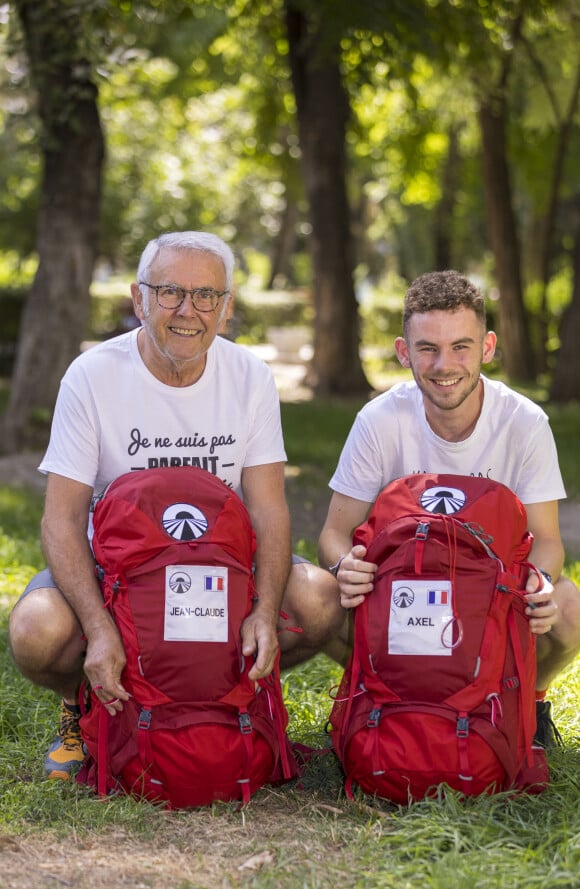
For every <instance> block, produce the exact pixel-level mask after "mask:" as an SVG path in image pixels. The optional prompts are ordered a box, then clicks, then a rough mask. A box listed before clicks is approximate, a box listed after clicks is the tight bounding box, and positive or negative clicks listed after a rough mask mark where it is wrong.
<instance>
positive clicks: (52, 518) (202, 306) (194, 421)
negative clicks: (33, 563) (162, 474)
mask: <svg viewBox="0 0 580 889" xmlns="http://www.w3.org/2000/svg"><path fill="white" fill-rule="evenodd" d="M233 268H234V256H233V254H232V251H231V250H230V248H229V247H228V246H227V245H226V244H225V243H224V242H223V241H221V240H220V239H219V238H217V237H215V236H214V235H209V234H205V233H201V232H178V233H174V234H166V235H162V236H161V237H159V238H157V239H156V240H153V241H151V242H150V243H149V244H148V245H147V246H146V248H145V250H144V252H143V255H142V257H141V260H140V263H139V268H138V272H137V282H136V283H134V284H132V286H131V295H132V299H133V306H134V311H135V314H136V316H137V318H138V319H139V321H140V322H141V324H140V327H139V328H138V329H136V330H132V331H130V332H129V333H126V334H123V335H121V336H119V337H116V338H115V339H112V340H109V341H107V342H105V343H102V344H100V345H98V346H95V347H94V348H92V349H90V350H89V351H87V352H85V353H84V354H83V355H81V356H80V357H78V358H77V359H76V360H75V361H74V362H73V363H72V365H71V366H70V367H69V369H68V370H67V372H66V374H65V376H64V378H63V380H62V384H61V388H60V392H59V396H58V399H57V404H56V408H55V414H54V419H53V425H52V430H51V438H50V443H49V446H48V450H47V452H46V454H45V456H44V459H43V461H42V463H41V465H40V470H41V471H42V472H44V473H46V474H47V476H48V477H47V488H46V504H45V510H44V515H43V520H42V541H43V545H44V550H45V554H46V558H47V562H48V566H49V567H48V569H45V571H43V572H41V574H40V575H38V576H37V577H36V578H34V579H33V580H32V581H31V583H30V584H29V585H28V587H27V589H26V590H25V592H24V594H23V596H22V597H21V598H20V600H19V601H18V603H17V604H16V606H15V608H14V610H13V612H12V615H11V619H10V644H11V649H12V653H13V656H14V659H15V662H16V665H17V667H18V668H19V670H20V671H21V672H22V673H23V675H24V676H26V677H27V678H28V679H30V680H31V681H32V682H34V683H36V684H37V685H40V686H43V687H46V688H50V689H53V690H54V691H56V692H57V693H58V694H59V695H60V696H62V699H63V701H62V712H61V726H60V729H59V733H58V735H57V737H56V738H55V740H54V742H53V744H52V745H51V748H50V750H49V752H48V755H47V758H46V762H45V770H46V772H47V774H48V775H49V776H50V777H56V778H65V779H66V778H68V777H69V776H70V774H71V771H73V770H74V769H75V768H77V767H78V765H79V764H80V762H81V761H82V760H83V758H84V753H83V748H82V743H81V739H80V733H79V728H78V720H79V716H80V711H79V708H78V706H77V692H78V687H79V684H80V682H81V679H82V678H83V675H84V676H86V677H87V678H88V680H89V682H90V684H91V685H92V687H93V689H95V690H96V694H97V695H98V697H99V698H100V699H101V700H102V701H103V703H105V702H107V703H108V707H107V709H108V710H109V712H110V713H111V715H114V714H115V713H116V712H117V711H119V710H121V709H122V707H123V701H126V700H127V697H128V696H127V693H126V691H125V689H124V688H123V684H122V675H121V674H122V671H123V667H124V665H125V652H124V649H123V646H122V643H121V640H120V637H119V634H118V632H117V629H116V627H115V625H114V623H113V621H112V619H111V617H110V616H109V615H108V613H107V611H106V610H104V609H103V600H102V595H101V592H100V589H99V586H98V584H97V581H96V579H95V574H94V560H93V555H92V552H91V548H90V542H89V537H88V536H87V528H88V526H89V514H90V506H91V500H92V498H93V495H94V494H98V493H99V492H101V491H102V490H103V489H104V488H105V487H106V486H107V485H108V484H109V482H111V481H112V480H113V479H114V478H116V477H118V476H119V475H121V474H123V473H125V472H129V471H138V470H140V469H144V468H147V467H151V466H163V465H195V466H201V467H202V468H206V469H208V470H209V471H210V472H212V473H214V474H215V475H217V476H219V477H220V478H221V479H222V480H223V481H224V482H226V484H228V485H229V486H230V487H231V488H233V490H234V491H236V492H237V493H238V494H240V495H241V496H242V497H243V499H244V501H245V503H246V506H247V508H248V511H249V513H250V516H251V519H252V523H253V526H254V530H255V532H256V541H257V552H256V561H255V581H256V589H257V592H258V597H259V598H258V600H257V601H256V604H255V607H254V609H253V611H252V613H251V614H250V615H249V617H248V618H247V619H246V621H245V623H244V625H243V627H242V641H243V652H244V654H245V655H246V656H247V657H251V656H254V657H255V663H254V666H253V668H252V671H251V672H250V677H251V678H254V679H258V678H260V677H263V676H267V675H268V673H269V672H270V671H271V670H272V667H273V665H274V661H275V657H276V653H277V651H278V648H279V647H280V648H281V651H282V661H281V663H282V666H283V667H288V666H291V665H293V664H296V663H299V662H300V661H301V660H305V659H306V658H308V657H310V656H312V655H313V654H315V653H316V652H317V651H319V650H321V649H322V648H323V647H324V645H325V643H326V642H327V641H328V640H329V639H330V638H331V637H332V636H333V635H335V634H336V632H337V629H338V626H339V625H340V623H341V622H342V612H341V608H340V605H339V601H338V597H337V593H336V583H335V581H334V579H333V578H332V577H331V576H330V575H329V574H328V573H327V572H326V571H323V570H322V569H319V568H316V567H315V566H313V565H311V564H310V563H306V562H300V563H297V564H294V565H291V553H290V521H289V514H288V508H287V504H286V500H285V493H284V461H285V459H286V455H285V453H284V445H283V440H282V431H281V423H280V405H279V401H278V395H277V392H276V387H275V384H274V380H273V377H272V375H271V373H270V370H269V369H268V367H267V366H266V365H265V364H264V363H263V362H261V361H259V360H258V359H256V358H255V357H254V356H253V355H252V354H251V353H250V352H249V351H248V350H247V349H244V348H243V347H242V346H238V345H235V344H234V343H231V342H229V341H227V340H225V339H223V338H221V337H218V336H217V334H218V332H219V330H220V325H221V324H222V322H223V321H224V320H225V318H226V316H227V313H228V312H229V310H230V305H231V303H230V299H231V291H232V285H233ZM281 607H282V608H283V610H284V613H285V614H287V615H288V620H284V621H280V618H279V614H280V609H281ZM295 626H300V627H302V633H300V634H297V633H293V632H289V631H288V630H287V629H286V630H285V629H284V628H285V627H286V628H291V627H295Z"/></svg>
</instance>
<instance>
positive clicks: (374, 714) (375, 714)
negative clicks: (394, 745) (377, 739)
mask: <svg viewBox="0 0 580 889" xmlns="http://www.w3.org/2000/svg"><path fill="white" fill-rule="evenodd" d="M380 719H381V708H380V707H373V709H372V710H371V712H370V713H369V718H368V719H367V726H368V728H376V727H377V726H378V724H379V722H380Z"/></svg>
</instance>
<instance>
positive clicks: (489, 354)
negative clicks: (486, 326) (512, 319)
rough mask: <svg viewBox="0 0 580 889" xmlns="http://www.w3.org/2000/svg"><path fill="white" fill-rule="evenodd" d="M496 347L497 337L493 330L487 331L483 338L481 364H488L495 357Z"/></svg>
mask: <svg viewBox="0 0 580 889" xmlns="http://www.w3.org/2000/svg"><path fill="white" fill-rule="evenodd" d="M496 345H497V336H496V335H495V333H494V331H493V330H488V331H487V333H486V335H485V336H484V338H483V355H482V359H481V360H482V363H483V364H489V362H490V361H491V360H492V359H493V356H494V355H495V347H496Z"/></svg>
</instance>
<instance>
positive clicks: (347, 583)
mask: <svg viewBox="0 0 580 889" xmlns="http://www.w3.org/2000/svg"><path fill="white" fill-rule="evenodd" d="M370 506H371V504H370V503H366V502H365V501H364V500H355V498H354V497H347V496H346V495H345V494H337V493H336V492H335V493H334V494H333V495H332V498H331V501H330V506H329V507H328V515H327V517H326V522H325V523H324V527H323V529H322V532H321V534H320V539H319V541H318V561H319V563H320V564H321V565H322V566H323V567H325V568H326V567H328V566H329V565H335V564H336V563H337V562H338V560H339V559H341V560H342V561H341V563H340V568H339V569H338V573H337V576H336V578H337V580H338V585H339V588H340V602H341V605H342V606H343V608H354V607H355V606H357V605H360V604H361V602H362V601H363V599H364V596H365V595H366V594H367V593H370V591H371V590H372V588H373V577H374V573H375V571H376V570H377V566H376V565H375V564H373V563H372V562H366V561H364V557H365V555H366V549H365V547H364V546H360V545H359V546H355V547H353V545H352V534H353V531H354V529H355V528H356V527H357V526H358V525H360V524H361V522H364V520H365V519H366V517H367V514H368V511H369V508H370Z"/></svg>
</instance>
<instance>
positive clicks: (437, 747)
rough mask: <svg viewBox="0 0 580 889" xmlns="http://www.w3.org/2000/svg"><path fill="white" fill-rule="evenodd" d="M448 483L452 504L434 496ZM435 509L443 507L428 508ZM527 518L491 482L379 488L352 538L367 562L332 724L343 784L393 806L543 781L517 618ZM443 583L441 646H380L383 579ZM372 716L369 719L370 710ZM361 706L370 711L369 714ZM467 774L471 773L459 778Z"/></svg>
mask: <svg viewBox="0 0 580 889" xmlns="http://www.w3.org/2000/svg"><path fill="white" fill-rule="evenodd" d="M432 489H433V490H435V491H436V492H437V491H439V490H440V491H441V492H445V491H446V490H447V491H448V492H450V491H459V492H460V494H461V495H464V496H465V501H464V503H463V505H461V500H462V496H458V497H456V498H454V503H455V507H457V506H458V505H459V508H458V509H457V511H455V512H449V513H448V512H447V511H446V510H447V509H450V508H451V507H449V506H448V505H447V506H446V504H445V503H444V502H443V501H445V499H446V498H445V496H443V497H441V498H438V497H424V498H423V502H424V503H426V502H428V503H429V504H430V505H431V506H433V505H435V511H433V512H430V511H429V510H428V509H426V508H425V507H424V506H422V505H421V502H420V501H421V497H422V495H423V494H424V493H425V492H426V491H431V490H432ZM438 510H442V511H438ZM526 525H527V520H526V513H525V509H524V507H523V505H522V504H521V503H520V501H519V500H518V499H517V497H516V496H515V495H514V494H513V493H512V492H511V491H509V489H508V488H506V487H505V486H504V485H500V484H498V483H496V482H493V481H490V480H489V479H478V478H472V477H463V476H450V475H439V476H438V475H432V474H425V475H413V476H408V477H405V478H402V479H398V480H397V481H395V482H393V483H391V484H390V485H388V486H387V487H386V488H385V489H384V491H383V492H382V493H381V494H380V496H379V497H378V499H377V501H376V503H375V505H374V507H373V509H372V510H371V513H370V515H369V518H368V520H367V521H366V522H365V523H364V524H363V525H362V526H361V527H359V528H358V529H357V530H356V531H355V534H354V538H353V540H354V542H355V543H363V544H364V545H365V546H367V547H368V551H367V556H366V558H367V559H368V560H369V561H371V562H375V563H377V564H378V566H379V567H378V570H377V573H376V576H375V584H374V589H373V591H372V593H371V594H369V595H368V596H367V597H366V599H365V601H364V603H363V604H362V605H360V606H359V607H358V608H357V609H356V611H355V615H354V622H355V635H354V638H355V642H354V651H353V655H352V658H351V660H350V662H349V664H348V666H347V668H346V670H345V675H344V677H343V681H342V683H341V687H340V689H339V692H338V695H337V698H336V701H335V704H334V706H333V709H332V713H331V717H330V722H331V725H332V737H333V744H334V747H335V750H336V752H337V753H338V756H339V758H340V759H341V761H342V763H343V766H344V768H345V772H346V775H347V778H348V779H349V785H350V784H352V783H353V782H355V783H357V784H359V785H360V786H361V787H362V788H363V789H364V790H365V791H366V792H368V793H376V794H378V795H379V796H384V797H386V798H387V799H391V800H393V801H394V802H397V803H406V802H407V801H408V800H410V799H420V798H421V797H422V796H425V795H427V794H428V793H430V792H431V790H430V788H432V787H433V786H434V785H438V784H439V783H446V784H449V785H450V786H451V787H453V788H455V789H457V790H459V791H461V792H462V793H464V794H466V795H473V794H478V793H482V792H484V791H489V790H496V791H500V790H505V789H508V788H530V787H531V786H532V785H533V788H534V790H537V789H538V787H539V786H545V783H547V780H548V778H547V766H546V760H545V754H543V752H541V751H536V750H535V749H534V751H533V753H532V748H531V742H532V738H533V735H534V731H535V718H536V717H535V693H534V684H535V674H536V662H535V638H534V636H533V635H532V634H531V632H530V629H529V623H528V620H527V618H526V616H525V614H524V609H525V607H526V602H525V599H524V592H523V589H524V586H525V581H526V579H527V575H528V571H529V569H530V567H531V566H530V564H529V563H528V562H527V561H526V560H527V557H528V554H529V551H530V548H531V543H532V537H531V535H530V534H529V532H528V531H527V527H526ZM402 578H405V579H410V581H411V583H412V579H413V578H415V579H417V580H434V581H435V584H434V586H435V587H436V581H437V580H438V579H442V580H443V579H444V580H450V581H451V584H452V602H453V618H452V622H453V644H454V646H455V647H453V649H452V650H451V653H450V654H449V655H440V654H434V653H428V654H423V655H417V654H400V653H392V652H390V651H389V639H390V636H389V623H390V619H391V611H392V610H396V609H394V606H393V605H392V603H391V588H392V583H393V582H394V581H396V580H397V579H402ZM379 711H380V716H379V717H378V718H377V712H379ZM371 714H372V716H371ZM466 771H468V772H469V774H465V772H466Z"/></svg>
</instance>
